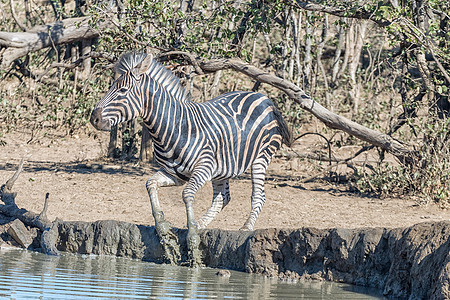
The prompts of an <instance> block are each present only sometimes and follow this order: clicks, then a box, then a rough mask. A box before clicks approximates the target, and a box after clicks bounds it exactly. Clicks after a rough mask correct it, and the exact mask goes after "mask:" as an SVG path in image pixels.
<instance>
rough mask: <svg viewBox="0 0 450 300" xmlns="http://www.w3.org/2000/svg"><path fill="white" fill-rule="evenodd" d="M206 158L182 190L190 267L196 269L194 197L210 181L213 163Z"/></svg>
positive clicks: (198, 258) (198, 262) (197, 240)
mask: <svg viewBox="0 0 450 300" xmlns="http://www.w3.org/2000/svg"><path fill="white" fill-rule="evenodd" d="M209 158H210V157H209V156H207V157H206V158H204V159H203V160H202V162H201V163H200V164H198V165H197V166H196V167H195V169H194V171H193V172H192V176H191V178H190V179H189V181H188V183H187V185H186V187H185V188H184V190H183V201H184V204H185V205H186V215H187V226H188V234H187V237H186V241H187V246H188V251H189V259H190V264H191V266H192V267H197V266H200V265H201V264H202V258H201V253H200V249H199V246H200V236H199V235H198V225H197V222H196V221H195V216H194V208H193V203H194V197H195V194H196V193H197V191H198V190H199V189H200V188H201V187H202V186H203V185H204V184H205V182H206V181H208V180H211V174H212V169H213V168H214V162H213V160H212V159H209Z"/></svg>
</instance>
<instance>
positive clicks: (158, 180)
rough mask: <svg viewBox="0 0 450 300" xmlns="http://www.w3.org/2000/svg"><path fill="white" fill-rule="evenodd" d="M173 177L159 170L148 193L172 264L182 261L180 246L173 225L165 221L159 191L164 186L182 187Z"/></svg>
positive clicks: (163, 243)
mask: <svg viewBox="0 0 450 300" xmlns="http://www.w3.org/2000/svg"><path fill="white" fill-rule="evenodd" d="M181 184H182V183H181V182H179V181H178V180H177V179H176V178H174V177H173V176H171V175H169V174H167V173H165V172H164V171H162V170H159V171H158V172H157V173H155V174H154V175H153V176H152V177H150V179H149V180H148V181H147V191H148V195H149V197H150V203H151V205H152V214H153V218H154V219H155V229H156V233H157V234H158V237H159V239H160V242H161V244H162V246H163V249H164V255H165V257H166V258H167V259H168V260H169V262H170V263H171V264H178V262H179V261H180V257H181V255H180V246H179V243H178V238H177V235H176V234H175V233H174V232H173V231H172V225H171V224H170V223H169V222H167V221H166V220H165V219H164V213H163V212H162V210H161V207H160V205H159V199H158V189H159V188H160V187H164V186H174V185H181Z"/></svg>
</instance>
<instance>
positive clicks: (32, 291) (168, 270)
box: [0, 248, 381, 299]
mask: <svg viewBox="0 0 450 300" xmlns="http://www.w3.org/2000/svg"><path fill="white" fill-rule="evenodd" d="M217 271H218V270H216V269H210V268H198V269H190V268H186V267H177V266H169V265H158V264H154V263H149V262H143V261H138V260H132V259H126V258H118V257H111V256H86V255H73V254H63V255H62V256H60V257H52V256H47V255H44V254H41V253H36V252H31V251H25V250H19V249H4V248H3V249H0V298H8V299H381V298H380V295H379V294H376V292H374V291H371V290H369V289H365V288H361V287H356V286H351V285H346V284H340V283H330V282H306V283H305V282H296V283H292V282H291V283H287V282H282V281H279V280H276V279H268V278H265V277H263V276H260V275H252V274H247V273H243V272H236V271H231V272H230V273H231V276H230V277H223V276H222V277H221V276H217V275H216V273H217Z"/></svg>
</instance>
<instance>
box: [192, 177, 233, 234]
mask: <svg viewBox="0 0 450 300" xmlns="http://www.w3.org/2000/svg"><path fill="white" fill-rule="evenodd" d="M212 187H213V200H212V204H211V207H210V208H209V209H208V211H207V212H206V213H205V214H204V215H203V216H202V217H201V218H200V219H199V220H198V228H199V229H204V228H206V226H208V224H209V223H211V221H212V220H214V218H215V217H216V216H217V214H218V213H219V212H220V211H221V210H222V209H223V208H224V207H225V206H226V205H227V204H228V203H229V202H230V185H229V181H228V179H225V180H221V181H213V182H212Z"/></svg>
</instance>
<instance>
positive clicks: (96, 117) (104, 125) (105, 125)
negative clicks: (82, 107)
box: [90, 108, 111, 131]
mask: <svg viewBox="0 0 450 300" xmlns="http://www.w3.org/2000/svg"><path fill="white" fill-rule="evenodd" d="M102 113H103V109H102V108H96V109H94V110H93V111H92V113H91V119H90V122H91V124H92V126H94V127H95V129H97V130H105V131H109V130H111V125H110V123H109V121H108V120H105V119H103V117H102Z"/></svg>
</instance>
